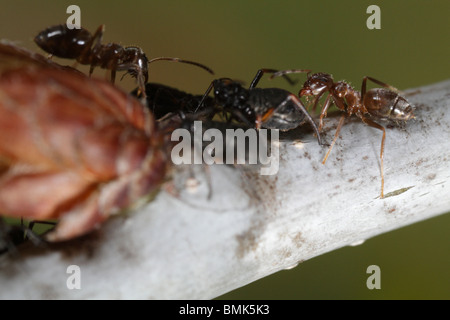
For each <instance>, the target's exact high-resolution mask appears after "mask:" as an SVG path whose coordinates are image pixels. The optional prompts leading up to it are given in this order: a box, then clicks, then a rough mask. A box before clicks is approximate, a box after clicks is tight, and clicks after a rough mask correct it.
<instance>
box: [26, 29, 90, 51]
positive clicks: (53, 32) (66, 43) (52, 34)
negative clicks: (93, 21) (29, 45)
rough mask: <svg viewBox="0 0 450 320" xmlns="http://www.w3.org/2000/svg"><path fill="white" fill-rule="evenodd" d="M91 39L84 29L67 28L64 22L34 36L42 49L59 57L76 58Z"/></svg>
mask: <svg viewBox="0 0 450 320" xmlns="http://www.w3.org/2000/svg"><path fill="white" fill-rule="evenodd" d="M91 40H92V35H91V34H90V33H89V31H87V30H86V29H83V28H81V29H69V28H68V27H67V26H66V25H65V24H62V25H57V26H53V27H50V28H47V29H45V30H43V31H41V32H39V34H38V35H37V36H36V37H35V38H34V42H35V43H36V44H37V45H38V46H39V47H40V48H41V49H42V50H44V51H46V52H48V53H50V54H52V55H55V56H57V57H60V58H67V59H76V58H77V57H78V56H80V54H81V52H82V51H83V50H84V49H85V47H86V45H87V44H88V43H89V42H90V41H91Z"/></svg>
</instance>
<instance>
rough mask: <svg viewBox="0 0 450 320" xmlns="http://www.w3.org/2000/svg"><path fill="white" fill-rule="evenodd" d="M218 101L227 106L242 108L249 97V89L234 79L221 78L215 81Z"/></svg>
mask: <svg viewBox="0 0 450 320" xmlns="http://www.w3.org/2000/svg"><path fill="white" fill-rule="evenodd" d="M213 86H214V96H215V98H216V101H217V102H218V103H219V104H221V105H222V106H223V107H225V108H238V109H242V108H243V107H244V106H245V105H246V103H247V99H248V90H247V89H245V88H243V87H242V85H241V84H240V83H239V82H237V81H234V80H231V79H228V78H221V79H217V80H214V81H213Z"/></svg>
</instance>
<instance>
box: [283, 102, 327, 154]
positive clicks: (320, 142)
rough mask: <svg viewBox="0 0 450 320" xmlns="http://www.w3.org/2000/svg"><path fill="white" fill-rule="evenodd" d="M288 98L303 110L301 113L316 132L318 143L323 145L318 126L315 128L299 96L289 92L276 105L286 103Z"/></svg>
mask: <svg viewBox="0 0 450 320" xmlns="http://www.w3.org/2000/svg"><path fill="white" fill-rule="evenodd" d="M289 100H291V101H293V102H294V103H295V104H296V105H297V107H298V108H299V109H300V111H301V112H303V114H304V115H305V117H306V119H307V120H308V122H309V123H310V124H311V126H312V127H313V129H314V131H315V132H316V135H317V141H318V142H319V144H320V145H321V146H324V145H325V143H323V142H322V139H321V137H320V132H319V128H317V125H316V123H315V122H314V120H313V118H312V117H311V115H310V114H309V113H308V111H307V110H306V108H305V106H304V105H303V103H302V101H301V100H300V98H298V97H296V96H295V95H293V94H290V95H289V96H288V97H287V98H286V99H285V100H284V101H283V102H282V103H281V104H280V105H279V106H278V107H280V106H282V105H284V104H286V103H287V102H288V101H289Z"/></svg>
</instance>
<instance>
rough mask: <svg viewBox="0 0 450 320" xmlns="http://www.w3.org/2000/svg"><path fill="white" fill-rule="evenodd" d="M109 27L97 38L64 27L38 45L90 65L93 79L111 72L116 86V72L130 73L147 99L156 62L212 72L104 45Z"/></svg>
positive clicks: (47, 33)
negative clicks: (104, 71)
mask: <svg viewBox="0 0 450 320" xmlns="http://www.w3.org/2000/svg"><path fill="white" fill-rule="evenodd" d="M104 31H105V25H101V26H100V27H98V29H97V31H96V32H95V33H94V35H91V33H90V32H89V31H88V30H86V29H84V28H80V29H76V28H74V29H69V28H68V27H67V25H65V24H61V25H56V26H52V27H49V28H47V29H45V30H43V31H41V32H40V33H39V34H38V35H37V36H36V37H35V38H34V42H36V44H37V45H38V46H39V47H40V48H41V49H43V50H44V51H46V52H48V53H50V54H51V55H55V56H57V57H60V58H67V59H75V60H76V61H77V62H79V63H81V64H84V65H90V70H89V75H91V74H92V73H93V72H94V68H95V67H100V68H103V69H108V70H111V82H112V83H114V81H115V78H116V71H127V73H128V74H131V75H132V76H133V77H135V78H136V79H137V82H138V86H139V89H140V90H141V92H142V95H143V96H144V98H145V87H144V86H145V84H146V83H147V81H148V64H149V63H151V62H154V61H160V60H168V61H175V62H182V63H188V64H193V65H196V66H199V67H201V68H203V69H205V70H207V71H208V72H210V73H212V74H214V72H213V71H212V70H211V69H209V68H208V67H206V66H204V65H202V64H200V63H197V62H193V61H188V60H183V59H179V58H172V57H159V58H155V59H152V60H148V59H147V56H146V55H145V53H144V51H143V50H142V49H141V48H139V47H135V46H130V47H122V46H121V45H119V44H117V43H107V44H102V43H101V41H102V36H103V32H104Z"/></svg>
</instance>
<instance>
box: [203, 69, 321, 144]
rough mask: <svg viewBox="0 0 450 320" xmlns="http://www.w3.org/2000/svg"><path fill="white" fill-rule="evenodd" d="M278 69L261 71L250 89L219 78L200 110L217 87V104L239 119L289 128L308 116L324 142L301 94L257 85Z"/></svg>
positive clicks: (213, 84)
mask: <svg viewBox="0 0 450 320" xmlns="http://www.w3.org/2000/svg"><path fill="white" fill-rule="evenodd" d="M275 72H277V70H274V69H260V70H258V72H257V73H256V76H255V77H254V78H253V80H252V82H251V84H250V87H249V88H248V89H245V88H243V87H242V85H241V84H240V83H239V82H237V81H234V80H231V79H229V78H220V79H216V80H214V81H212V82H211V84H210V86H209V87H208V89H207V90H206V92H205V94H204V95H203V98H202V100H201V102H200V103H199V105H198V108H197V109H198V110H199V109H201V108H202V106H203V102H204V101H205V100H206V98H207V97H208V95H209V93H210V92H211V90H212V89H213V88H214V97H215V101H216V104H217V105H219V106H221V107H222V108H223V110H224V111H226V112H229V113H230V114H231V115H232V117H234V118H235V119H236V120H238V121H241V122H243V123H245V124H247V125H250V126H252V127H256V128H257V129H259V128H267V129H279V130H282V131H287V130H291V129H294V128H297V127H298V126H300V125H301V124H302V123H304V121H305V118H306V121H308V122H309V123H310V124H311V126H312V127H313V129H314V131H315V132H316V135H317V140H318V142H319V144H320V145H324V143H322V140H321V137H320V133H319V129H318V127H317V125H316V123H315V122H314V120H313V118H312V117H311V115H310V114H309V113H308V111H307V110H306V108H305V107H304V106H303V103H302V102H301V100H300V99H299V98H298V97H296V96H295V95H294V94H292V93H290V92H289V91H287V90H284V89H279V88H264V89H263V88H255V87H256V85H257V84H258V82H259V80H260V79H261V77H262V76H263V74H264V73H275Z"/></svg>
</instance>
